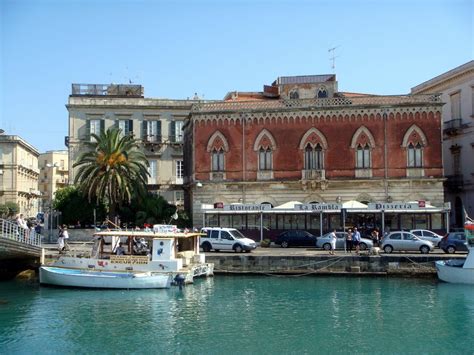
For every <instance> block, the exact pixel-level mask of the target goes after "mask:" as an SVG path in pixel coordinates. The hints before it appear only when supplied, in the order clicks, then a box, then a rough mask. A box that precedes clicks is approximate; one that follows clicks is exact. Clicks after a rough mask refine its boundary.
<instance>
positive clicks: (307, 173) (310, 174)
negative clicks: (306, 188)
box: [301, 169, 326, 180]
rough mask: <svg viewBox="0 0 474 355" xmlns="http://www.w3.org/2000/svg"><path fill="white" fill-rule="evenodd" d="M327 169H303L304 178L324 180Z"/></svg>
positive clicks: (302, 175) (302, 176)
mask: <svg viewBox="0 0 474 355" xmlns="http://www.w3.org/2000/svg"><path fill="white" fill-rule="evenodd" d="M325 178H326V171H325V170H324V169H313V170H301V179H302V180H324V179H325Z"/></svg>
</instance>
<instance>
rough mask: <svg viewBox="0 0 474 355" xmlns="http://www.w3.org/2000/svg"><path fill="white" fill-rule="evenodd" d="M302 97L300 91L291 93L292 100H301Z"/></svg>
mask: <svg viewBox="0 0 474 355" xmlns="http://www.w3.org/2000/svg"><path fill="white" fill-rule="evenodd" d="M299 98H300V95H299V94H298V91H296V90H294V91H292V92H290V99H299Z"/></svg>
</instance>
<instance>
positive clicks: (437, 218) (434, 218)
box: [431, 213, 444, 230]
mask: <svg viewBox="0 0 474 355" xmlns="http://www.w3.org/2000/svg"><path fill="white" fill-rule="evenodd" d="M443 228H444V223H443V214H442V213H433V214H432V215H431V229H435V230H436V229H443Z"/></svg>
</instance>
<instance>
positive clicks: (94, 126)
mask: <svg viewBox="0 0 474 355" xmlns="http://www.w3.org/2000/svg"><path fill="white" fill-rule="evenodd" d="M87 123H88V131H89V138H88V139H89V140H90V141H91V142H93V141H94V138H92V136H91V135H92V134H95V135H97V136H99V135H100V133H101V132H102V131H103V130H104V120H89V121H87Z"/></svg>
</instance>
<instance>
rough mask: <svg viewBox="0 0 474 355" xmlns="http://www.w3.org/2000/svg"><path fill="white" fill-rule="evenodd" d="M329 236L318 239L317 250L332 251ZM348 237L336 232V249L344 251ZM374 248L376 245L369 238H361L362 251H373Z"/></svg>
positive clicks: (345, 234)
mask: <svg viewBox="0 0 474 355" xmlns="http://www.w3.org/2000/svg"><path fill="white" fill-rule="evenodd" d="M329 234H331V233H327V234H325V235H323V236H322V237H320V238H319V237H318V239H317V240H316V248H323V249H324V250H330V249H331V242H330V238H329ZM346 236H347V232H336V237H337V239H336V249H344V244H345V242H346ZM373 246H374V243H373V242H372V241H371V240H370V239H367V238H360V244H359V247H360V250H366V249H371V248H372V247H373Z"/></svg>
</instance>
